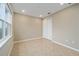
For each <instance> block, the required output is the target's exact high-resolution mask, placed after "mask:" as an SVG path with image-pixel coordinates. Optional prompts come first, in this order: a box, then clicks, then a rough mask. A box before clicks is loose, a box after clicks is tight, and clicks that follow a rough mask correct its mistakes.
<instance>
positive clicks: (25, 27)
mask: <svg viewBox="0 0 79 59" xmlns="http://www.w3.org/2000/svg"><path fill="white" fill-rule="evenodd" d="M14 35H15V41H18V40H27V39H32V38H39V37H41V36H42V20H41V19H40V18H35V17H31V16H26V15H22V14H18V13H15V14H14Z"/></svg>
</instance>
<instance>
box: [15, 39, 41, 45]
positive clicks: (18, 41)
mask: <svg viewBox="0 0 79 59" xmlns="http://www.w3.org/2000/svg"><path fill="white" fill-rule="evenodd" d="M41 38H42V37H37V38H31V39H24V40H19V41H14V44H15V43H21V42H25V41H30V40H36V39H41Z"/></svg>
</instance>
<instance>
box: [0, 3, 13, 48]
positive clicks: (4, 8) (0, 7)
mask: <svg viewBox="0 0 79 59" xmlns="http://www.w3.org/2000/svg"><path fill="white" fill-rule="evenodd" d="M11 26H12V14H11V11H10V9H9V6H8V4H5V3H0V47H2V45H3V42H4V43H6V41H8V39H9V38H10V37H11V36H12V34H11V33H12V32H11V31H12V27H11Z"/></svg>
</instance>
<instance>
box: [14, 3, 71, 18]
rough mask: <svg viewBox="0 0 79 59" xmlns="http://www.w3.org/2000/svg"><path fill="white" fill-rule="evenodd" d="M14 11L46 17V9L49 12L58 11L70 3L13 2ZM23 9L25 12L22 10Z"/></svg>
mask: <svg viewBox="0 0 79 59" xmlns="http://www.w3.org/2000/svg"><path fill="white" fill-rule="evenodd" d="M12 5H13V9H14V12H17V13H21V14H25V15H30V16H35V17H40V15H42V17H46V16H48V15H49V14H48V11H50V13H51V14H53V13H55V12H58V11H59V10H62V9H64V8H66V7H69V6H70V5H72V4H63V5H60V3H13V4H12ZM22 10H25V12H22Z"/></svg>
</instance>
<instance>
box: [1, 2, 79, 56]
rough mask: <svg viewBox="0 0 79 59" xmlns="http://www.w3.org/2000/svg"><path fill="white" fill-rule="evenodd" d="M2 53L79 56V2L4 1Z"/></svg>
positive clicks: (9, 54)
mask: <svg viewBox="0 0 79 59" xmlns="http://www.w3.org/2000/svg"><path fill="white" fill-rule="evenodd" d="M0 56H79V4H78V3H0Z"/></svg>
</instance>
